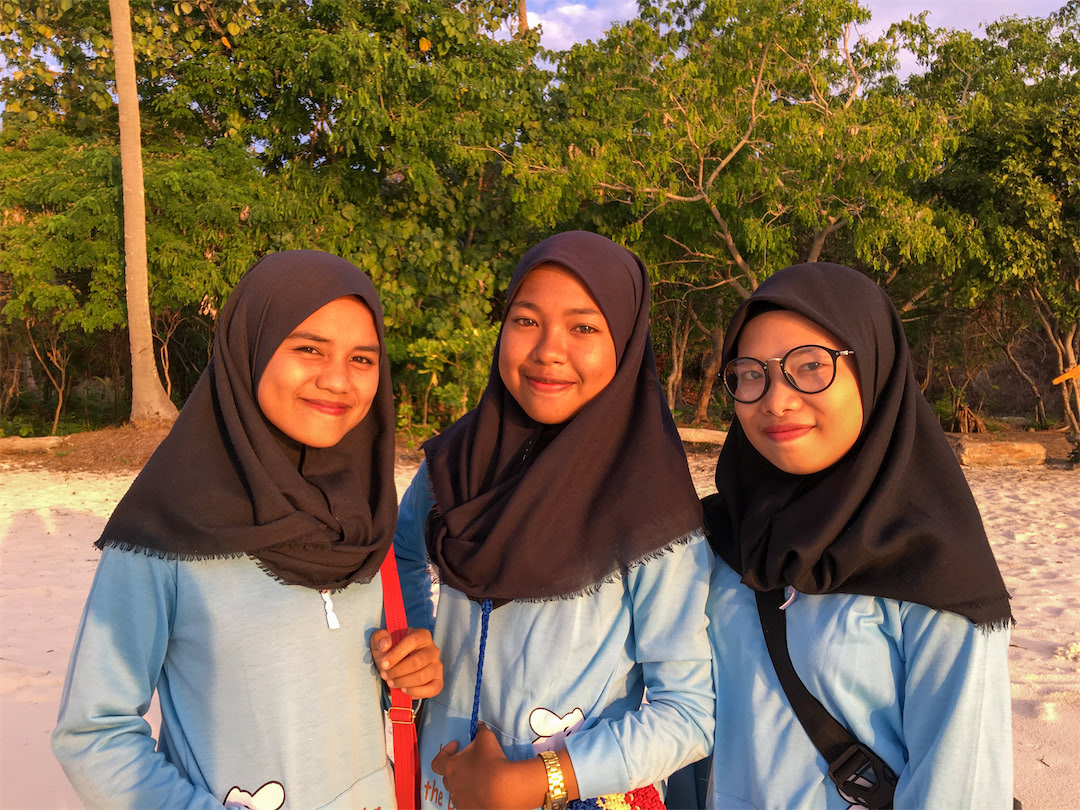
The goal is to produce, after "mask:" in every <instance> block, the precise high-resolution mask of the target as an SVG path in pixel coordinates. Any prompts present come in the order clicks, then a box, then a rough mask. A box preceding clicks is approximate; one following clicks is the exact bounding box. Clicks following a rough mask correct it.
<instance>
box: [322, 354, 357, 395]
mask: <svg viewBox="0 0 1080 810" xmlns="http://www.w3.org/2000/svg"><path fill="white" fill-rule="evenodd" d="M315 385H317V386H318V387H319V388H321V389H322V390H323V391H329V392H331V393H334V394H344V393H345V392H346V391H348V390H349V368H348V361H347V360H345V359H342V360H330V361H329V362H327V363H326V365H324V366H323V367H322V369H320V371H319V375H318V377H316V378H315Z"/></svg>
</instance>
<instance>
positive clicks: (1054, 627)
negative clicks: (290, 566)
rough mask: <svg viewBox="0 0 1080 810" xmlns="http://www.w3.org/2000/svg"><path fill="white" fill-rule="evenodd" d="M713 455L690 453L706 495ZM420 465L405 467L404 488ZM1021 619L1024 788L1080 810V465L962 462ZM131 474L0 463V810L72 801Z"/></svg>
mask: <svg viewBox="0 0 1080 810" xmlns="http://www.w3.org/2000/svg"><path fill="white" fill-rule="evenodd" d="M714 464H715V455H714V454H709V453H692V454H691V469H692V471H693V472H694V476H695V481H696V482H697V484H698V489H699V492H701V493H702V494H706V493H708V492H710V491H711V490H712V472H713V467H714ZM414 469H415V464H414V463H411V462H410V463H405V462H403V463H402V464H401V465H399V468H398V492H399V493H401V492H403V491H404V489H405V487H406V486H407V484H408V482H409V480H410V479H411V477H412V473H413V471H414ZM966 472H967V475H968V480H969V482H970V483H971V487H972V490H973V491H974V493H975V498H976V500H977V501H978V503H979V507H980V509H981V510H982V514H983V519H984V521H985V524H986V528H987V533H988V534H989V536H990V540H991V543H992V544H993V547H994V551H995V553H996V555H997V559H998V562H999V564H1000V566H1001V569H1002V573H1003V574H1004V576H1005V581H1006V583H1007V585H1008V587H1009V590H1010V592H1011V593H1012V596H1013V611H1014V614H1015V617H1016V627H1015V628H1014V630H1013V635H1012V648H1011V650H1010V674H1011V680H1012V697H1013V737H1014V752H1015V766H1014V767H1015V775H1016V791H1015V792H1016V796H1017V797H1018V798H1019V799H1020V800H1021V801H1022V802H1023V807H1024V810H1042V809H1045V810H1051V808H1063V807H1072V806H1076V805H1077V804H1080V536H1078V535H1080V471H1070V470H1066V469H1062V468H1061V467H1060V466H1042V467H1034V468H1025V469H1015V468H988V469H973V470H967V471H966ZM134 475H135V474H134V473H133V472H131V473H124V474H116V473H80V472H58V471H49V470H38V469H32V468H26V467H24V466H23V465H20V464H17V463H9V462H7V461H5V460H4V459H0V808H3V810H22V808H75V807H79V806H80V805H79V802H78V800H77V798H76V797H75V794H74V792H73V791H72V789H71V788H70V786H69V785H68V783H67V780H66V779H65V777H64V775H63V772H62V771H61V770H60V766H59V765H58V764H57V762H56V761H55V759H53V756H52V754H51V752H50V750H49V734H50V732H51V730H52V727H53V724H54V722H55V718H56V710H57V706H58V703H59V700H60V692H61V689H62V687H63V680H64V673H65V671H66V668H67V662H68V654H69V651H70V648H71V643H72V640H73V637H74V634H75V629H76V626H77V624H78V621H79V617H80V614H81V612H82V606H83V602H84V600H85V598H86V594H87V592H88V590H89V588H90V583H91V581H92V579H93V574H94V568H95V566H96V564H97V559H98V552H97V551H96V549H94V548H93V545H92V543H93V541H94V540H95V539H96V538H97V537H98V535H99V534H100V532H101V529H102V527H103V526H104V525H105V521H106V520H107V518H108V516H109V514H110V513H111V511H112V509H113V507H114V506H115V504H116V502H117V501H118V500H119V499H120V497H121V496H122V495H123V493H124V492H125V490H126V489H127V487H128V485H129V484H130V482H131V480H132V479H133V478H134Z"/></svg>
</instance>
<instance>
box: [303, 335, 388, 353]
mask: <svg viewBox="0 0 1080 810" xmlns="http://www.w3.org/2000/svg"><path fill="white" fill-rule="evenodd" d="M285 340H303V341H307V342H309V343H330V342H331V339H330V338H328V337H323V336H322V335H320V334H317V333H315V332H293V333H292V334H291V335H289V336H288V337H287V338H285ZM351 351H354V352H376V353H377V352H378V351H379V347H378V346H353V347H352V349H351Z"/></svg>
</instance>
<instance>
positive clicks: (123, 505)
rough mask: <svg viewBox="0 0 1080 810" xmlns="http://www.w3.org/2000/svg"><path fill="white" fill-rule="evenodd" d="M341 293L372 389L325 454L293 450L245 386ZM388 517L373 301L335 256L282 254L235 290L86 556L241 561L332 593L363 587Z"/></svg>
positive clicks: (391, 519)
mask: <svg viewBox="0 0 1080 810" xmlns="http://www.w3.org/2000/svg"><path fill="white" fill-rule="evenodd" d="M350 295H352V296H357V297H358V298H359V299H361V300H362V301H363V302H364V303H365V304H366V305H367V306H368V308H369V309H370V310H371V312H372V314H373V315H374V319H375V328H376V330H377V331H378V334H379V343H380V345H381V347H382V348H381V352H380V356H379V363H380V369H379V388H378V392H377V393H376V395H375V400H374V402H373V403H372V405H371V410H370V411H369V412H368V414H367V416H365V417H364V419H363V420H362V421H361V422H360V424H359V425H357V426H356V427H355V428H353V429H352V430H351V431H349V432H348V433H347V434H346V435H345V437H344V438H343V439H342V440H341V441H340V442H338V443H337V444H336V445H334V446H333V447H327V448H311V447H304V446H302V445H300V444H298V443H297V442H295V441H293V440H291V439H289V438H288V437H286V436H285V435H284V434H283V433H281V432H280V431H279V430H278V429H277V428H275V427H274V426H273V425H272V424H271V423H270V422H269V421H267V420H266V418H265V417H264V416H263V415H262V412H261V411H260V410H259V406H258V402H257V400H256V391H257V389H258V385H259V379H260V377H261V375H262V373H263V371H264V370H265V368H266V364H267V363H268V362H269V360H270V358H271V357H272V356H273V354H274V352H275V351H276V350H277V348H278V346H279V345H281V342H282V341H283V340H284V339H285V338H286V337H288V335H289V334H290V333H291V332H292V331H293V330H294V329H295V328H296V327H297V326H298V325H299V324H300V323H301V322H303V321H304V320H305V319H306V318H307V317H308V316H310V315H311V314H312V313H314V312H315V311H316V310H318V309H320V308H321V307H323V306H324V305H326V304H328V303H330V302H331V301H333V300H335V299H337V298H341V297H343V296H350ZM396 519H397V496H396V493H395V489H394V405H393V395H392V391H391V387H390V364H389V362H388V360H387V356H386V343H385V340H384V338H383V320H382V307H381V305H380V303H379V296H378V293H377V292H376V291H375V287H374V286H373V285H372V283H371V281H370V280H369V279H368V277H367V276H366V275H364V273H363V272H362V271H361V270H359V269H358V268H357V267H355V266H354V265H352V264H351V263H349V262H347V261H346V260H345V259H341V258H338V257H337V256H331V255H329V254H326V253H322V252H320V251H317V250H293V251H287V252H284V253H275V254H272V255H269V256H266V257H265V258H263V259H261V260H260V261H259V262H257V263H256V264H255V265H254V266H253V267H252V268H251V269H250V270H249V271H248V273H247V274H246V275H245V276H244V277H243V278H242V279H241V280H240V283H239V284H237V285H236V288H235V289H234V290H233V292H232V294H231V295H230V296H229V300H228V301H227V302H226V304H225V307H224V309H223V310H222V312H221V317H220V318H219V320H218V324H217V334H216V339H215V344H214V352H213V356H212V357H211V359H210V364H209V365H208V366H207V368H206V371H204V372H203V375H202V377H201V378H200V379H199V382H198V383H197V384H196V386H195V389H194V391H192V393H191V396H190V397H189V398H188V400H187V402H186V403H185V404H184V408H183V410H182V411H181V412H180V416H179V417H178V418H177V420H176V423H175V424H174V425H173V428H172V430H171V431H170V432H169V435H168V436H166V437H165V440H164V441H163V442H162V443H161V446H160V447H159V448H158V449H157V451H156V452H155V453H154V455H153V456H152V457H151V458H150V461H149V462H147V464H146V466H145V467H144V468H143V470H142V472H141V473H140V474H139V477H138V478H136V479H135V482H134V483H133V484H132V485H131V489H129V490H128V492H127V494H126V495H125V496H124V498H123V499H122V500H121V501H120V503H119V505H118V506H117V507H116V511H115V512H113V515H112V517H111V518H110V519H109V522H108V524H107V525H106V526H105V530H104V532H103V533H102V536H101V539H100V540H98V541H97V546H98V547H99V548H104V547H105V546H116V547H119V548H123V549H128V550H132V549H134V550H142V551H146V552H147V553H152V554H157V555H159V556H163V557H167V558H169V559H184V560H191V559H211V558H217V557H231V556H238V555H241V554H250V555H251V556H253V557H255V558H256V559H257V560H258V562H259V564H260V565H261V566H262V567H263V569H264V570H266V571H267V572H268V573H270V574H271V575H273V576H275V577H277V578H278V579H280V580H282V581H283V582H286V583H289V584H294V585H303V586H306V587H309V588H331V589H334V588H343V587H345V586H346V585H348V584H349V583H351V582H368V581H369V580H371V578H372V577H373V576H374V574H375V572H376V571H377V570H378V568H379V565H380V564H381V563H382V560H383V558H384V557H385V556H386V551H387V549H388V548H389V547H390V542H391V540H392V539H393V533H394V523H395V521H396Z"/></svg>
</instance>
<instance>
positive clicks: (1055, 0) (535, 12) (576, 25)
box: [528, 0, 1066, 50]
mask: <svg viewBox="0 0 1080 810" xmlns="http://www.w3.org/2000/svg"><path fill="white" fill-rule="evenodd" d="M528 2H529V5H528V19H529V26H530V27H532V26H535V25H543V36H542V38H541V42H542V43H543V45H544V47H545V48H551V49H552V50H563V49H565V48H568V47H570V45H572V44H573V43H575V42H584V41H585V40H589V39H591V40H594V41H595V40H597V39H600V37H602V36H603V33H604V31H605V30H606V29H607V28H608V26H609V24H610V23H611V22H612V21H614V20H630V19H633V18H634V17H635V16H636V15H637V2H636V0H589V1H588V2H581V3H577V2H567V0H528ZM1065 2H1066V0H1023V2H1019V0H974V1H973V0H862V5H864V6H866V7H867V8H869V9H870V11H871V13H872V14H873V18H872V19H871V21H870V24H869V25H867V26H863V27H861V29H860V31H861V33H862V34H863V35H864V36H867V37H871V38H876V37H877V36H879V35H880V34H882V33H884V32H885V30H886V29H887V28H888V27H889V26H890V25H891V24H892V23H894V22H898V21H900V20H903V19H906V18H907V17H910V16H911V15H913V14H918V13H920V12H922V11H929V12H930V14H929V16H928V17H927V20H928V22H929V24H930V26H931V28H954V29H955V28H965V29H968V30H971V31H978V30H979V27H980V26H981V25H982V24H983V23H986V22H993V21H994V20H997V19H999V18H1001V17H1004V16H1014V15H1015V16H1025V17H1045V16H1046V15H1048V14H1050V13H1051V12H1054V11H1057V10H1058V9H1059V8H1061V6H1063V5H1065Z"/></svg>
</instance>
